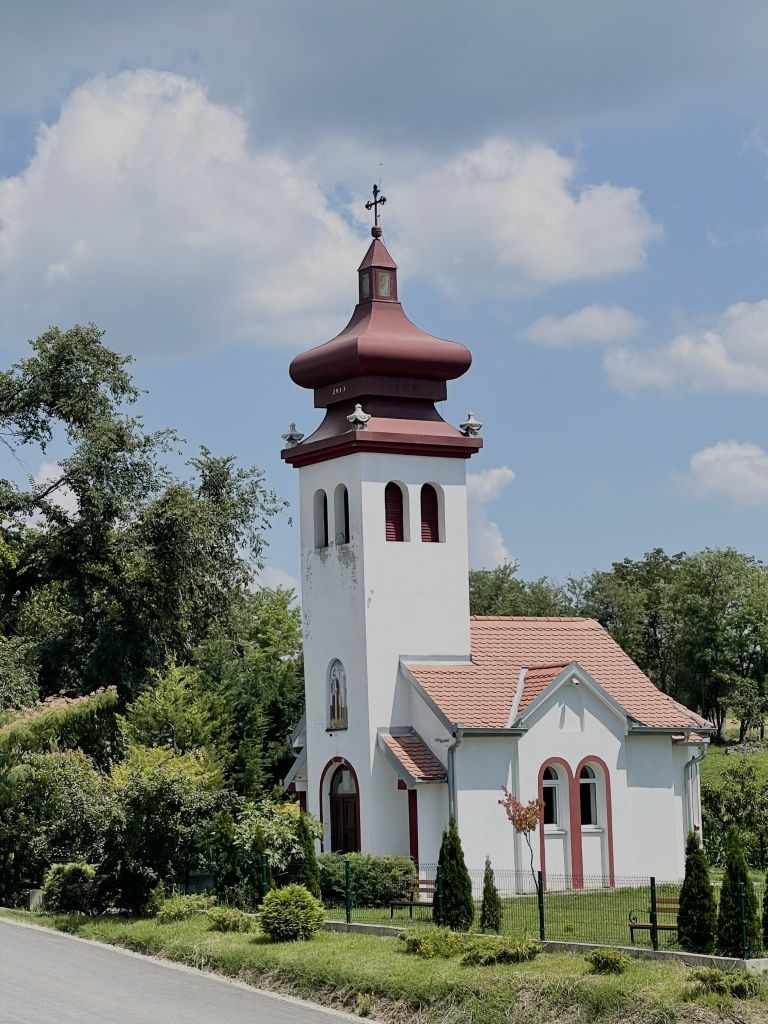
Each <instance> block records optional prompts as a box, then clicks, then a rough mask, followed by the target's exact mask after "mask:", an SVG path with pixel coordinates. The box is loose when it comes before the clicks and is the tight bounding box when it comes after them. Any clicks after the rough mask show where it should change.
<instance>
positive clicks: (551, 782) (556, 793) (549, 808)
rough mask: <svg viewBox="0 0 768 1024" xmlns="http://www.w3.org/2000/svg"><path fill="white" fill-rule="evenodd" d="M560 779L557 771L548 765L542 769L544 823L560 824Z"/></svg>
mask: <svg viewBox="0 0 768 1024" xmlns="http://www.w3.org/2000/svg"><path fill="white" fill-rule="evenodd" d="M559 783H560V780H559V778H558V775H557V772H556V771H555V769H554V768H553V767H552V766H551V765H550V766H549V767H547V768H545V769H544V775H543V776H542V796H543V799H544V824H545V825H555V826H557V825H559V824H560V786H559Z"/></svg>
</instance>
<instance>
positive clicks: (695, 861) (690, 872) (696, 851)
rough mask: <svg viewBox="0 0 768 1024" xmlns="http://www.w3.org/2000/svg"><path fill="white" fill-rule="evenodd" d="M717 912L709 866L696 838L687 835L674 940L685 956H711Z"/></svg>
mask: <svg viewBox="0 0 768 1024" xmlns="http://www.w3.org/2000/svg"><path fill="white" fill-rule="evenodd" d="M716 924H717V910H716V907H715V897H714V894H713V892H712V884H711V882H710V879H709V863H708V862H707V855H706V854H705V853H704V850H703V848H702V845H701V842H700V841H699V837H698V835H697V834H696V833H695V832H689V833H688V842H687V843H686V846H685V880H684V881H683V885H682V888H681V889H680V909H679V911H678V914H677V937H678V941H679V942H680V945H681V946H682V947H683V949H684V950H686V951H687V952H688V953H711V952H712V950H713V949H714V948H715V927H716Z"/></svg>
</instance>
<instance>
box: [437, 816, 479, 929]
mask: <svg viewBox="0 0 768 1024" xmlns="http://www.w3.org/2000/svg"><path fill="white" fill-rule="evenodd" d="M437 870H438V872H439V873H440V879H441V885H442V890H443V901H442V902H443V908H442V909H443V920H442V922H439V921H438V923H442V924H445V925H447V926H448V927H449V928H451V929H453V931H455V932H459V931H467V930H468V929H469V928H471V927H472V921H473V920H474V916H475V903H474V900H473V899H472V881H471V879H470V877H469V872H468V871H467V866H466V864H465V863H464V851H463V850H462V847H461V839H460V838H459V830H458V828H457V827H456V821H455V819H454V818H451V820H450V821H449V822H448V828H446V829H445V831H444V832H443V839H442V842H441V843H440V854H439V856H438V859H437ZM438 914H439V907H438V905H437V900H435V905H434V907H433V911H432V915H433V917H434V918H435V920H437V918H438Z"/></svg>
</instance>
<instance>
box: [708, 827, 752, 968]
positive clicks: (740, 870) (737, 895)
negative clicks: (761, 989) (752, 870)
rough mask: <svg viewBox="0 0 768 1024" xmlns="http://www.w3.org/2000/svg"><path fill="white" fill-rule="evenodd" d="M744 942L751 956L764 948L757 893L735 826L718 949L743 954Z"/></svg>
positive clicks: (722, 893)
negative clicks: (742, 917) (758, 915)
mask: <svg viewBox="0 0 768 1024" xmlns="http://www.w3.org/2000/svg"><path fill="white" fill-rule="evenodd" d="M742 887H743V888H742ZM742 892H743V900H744V916H745V919H746V920H745V924H744V934H742V921H741V915H742V910H741V901H742ZM742 942H746V954H747V956H754V955H755V954H756V953H757V952H758V951H759V950H760V948H761V937H760V927H759V925H758V921H757V896H756V895H755V889H754V886H753V885H752V882H751V880H750V878H749V872H748V871H747V864H746V861H745V860H744V853H743V852H742V849H741V843H740V841H739V837H738V834H737V833H736V831H735V830H733V831H732V832H731V833H730V835H729V837H728V844H727V847H726V859H725V874H724V876H723V884H722V888H721V890H720V907H719V910H718V915H717V951H718V953H721V954H722V955H723V956H735V957H741V956H742V955H743V953H744V950H743V949H742Z"/></svg>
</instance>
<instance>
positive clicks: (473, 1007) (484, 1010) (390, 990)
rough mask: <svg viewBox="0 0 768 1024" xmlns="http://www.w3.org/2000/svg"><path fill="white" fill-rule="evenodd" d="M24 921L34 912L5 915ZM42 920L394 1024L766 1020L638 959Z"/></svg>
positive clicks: (674, 967)
mask: <svg viewBox="0 0 768 1024" xmlns="http://www.w3.org/2000/svg"><path fill="white" fill-rule="evenodd" d="M3 913H5V914H7V915H8V916H14V917H16V918H18V919H20V920H26V921H29V920H30V918H29V915H23V914H22V913H20V912H9V911H6V912H3ZM33 920H34V921H35V922H36V923H39V924H47V925H49V926H51V927H58V928H60V929H61V930H64V931H70V932H76V933H77V934H79V935H81V936H82V937H84V938H93V939H100V940H101V941H103V942H110V943H113V944H116V945H121V946H125V947H127V948H129V949H133V950H136V951H138V952H142V953H149V954H154V955H161V956H164V957H167V958H168V959H171V960H175V961H178V962H182V963H185V964H188V965H191V966H194V967H201V968H206V969H208V970H213V971H218V972H220V973H222V974H226V975H228V976H230V977H236V978H239V979H241V980H243V981H246V982H248V983H251V984H254V985H258V986H260V987H263V988H271V989H273V990H277V991H283V992H290V993H292V994H294V995H298V996H303V997H306V998H309V999H312V1000H314V1001H316V1002H321V1003H325V1004H328V1005H333V1006H337V1007H340V1008H344V1009H346V1010H350V1011H352V1012H358V1013H360V1015H361V1016H371V1017H373V1018H375V1019H377V1020H383V1021H392V1022H397V1024H523V1022H525V1024H554V1022H555V1021H563V1020H568V1021H569V1024H577V1022H578V1024H581V1022H585V1024H586V1022H600V1024H609V1022H610V1024H619V1022H621V1024H630V1022H631V1024H641V1022H642V1024H677V1022H691V1024H693V1022H696V1024H708V1022H714V1021H720V1020H733V1019H734V1011H736V1012H737V1014H738V1017H739V1019H741V1020H742V1021H751V1022H758V1021H763V1022H768V1004H767V1003H765V1002H759V1003H758V1002H755V1001H751V1002H750V1003H738V1004H735V1005H734V1003H733V1001H731V1000H727V1001H723V1000H721V1001H719V1002H717V1001H714V1002H713V1001H710V1002H709V1003H708V1004H707V1005H704V1004H702V1003H701V1002H695V1003H692V1002H688V1001H686V999H685V994H686V991H687V990H689V988H690V985H689V983H688V981H687V970H686V968H684V967H682V966H681V965H678V964H661V963H643V962H641V961H633V963H632V965H631V966H630V968H629V970H628V971H627V973H626V974H624V975H622V976H621V977H618V978H611V977H607V978H606V977H593V976H590V975H589V974H587V973H586V967H585V964H584V961H583V959H582V958H581V957H580V956H577V955H575V954H546V955H543V956H541V957H540V958H538V959H537V960H535V961H534V962H532V963H529V964H521V965H519V966H515V967H495V968H468V967H462V966H461V965H460V964H459V963H458V962H457V961H456V960H422V959H419V958H418V957H415V956H410V955H408V954H406V953H405V952H404V950H403V948H402V944H401V943H399V942H398V941H397V940H396V939H379V938H373V937H368V936H362V935H339V934H333V933H330V932H323V933H321V934H320V935H319V936H317V937H316V939H314V940H313V941H312V942H310V943H269V942H267V941H265V940H264V939H263V938H262V937H261V936H260V935H255V936H254V935H239V934H228V935H222V934H220V933H217V932H211V931H209V930H208V929H207V925H206V922H205V920H204V919H200V918H198V919H195V920H192V921H185V922H181V923H177V924H169V925H158V924H156V923H155V922H154V921H152V920H137V921H126V920H121V919H114V918H112V919H92V918H91V919H89V918H65V917H45V916H42V915H40V916H35V918H34V919H33Z"/></svg>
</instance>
